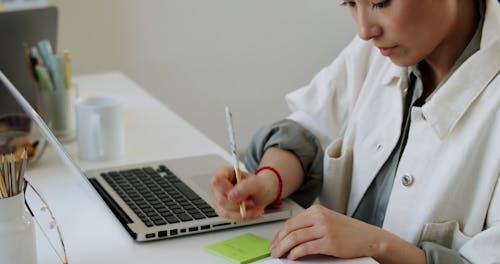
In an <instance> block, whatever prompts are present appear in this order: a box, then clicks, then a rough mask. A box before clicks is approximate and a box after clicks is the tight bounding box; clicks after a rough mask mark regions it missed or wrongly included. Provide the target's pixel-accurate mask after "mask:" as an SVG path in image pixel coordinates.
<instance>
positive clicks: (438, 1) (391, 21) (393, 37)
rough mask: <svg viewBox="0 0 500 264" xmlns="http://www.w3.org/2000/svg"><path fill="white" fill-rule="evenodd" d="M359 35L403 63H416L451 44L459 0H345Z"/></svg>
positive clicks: (397, 62) (408, 64) (383, 52)
mask: <svg viewBox="0 0 500 264" xmlns="http://www.w3.org/2000/svg"><path fill="white" fill-rule="evenodd" d="M343 5H346V6H348V7H349V10H350V12H351V15H352V16H353V18H354V20H355V22H356V23H357V26H358V35H359V37H361V38H362V39H364V40H370V39H371V40H372V41H373V44H374V45H375V46H376V47H377V48H379V49H380V52H381V53H382V55H384V56H388V57H389V58H390V59H391V60H392V62H394V63H395V64H397V65H400V66H410V65H415V64H417V63H418V62H420V61H422V60H424V59H425V58H427V57H428V56H431V54H432V53H433V52H435V51H436V50H439V47H441V46H444V47H446V45H448V43H449V41H450V40H449V38H450V36H449V35H450V32H451V31H452V30H454V25H455V23H456V21H455V20H456V18H457V6H458V5H457V1H456V0H344V3H343Z"/></svg>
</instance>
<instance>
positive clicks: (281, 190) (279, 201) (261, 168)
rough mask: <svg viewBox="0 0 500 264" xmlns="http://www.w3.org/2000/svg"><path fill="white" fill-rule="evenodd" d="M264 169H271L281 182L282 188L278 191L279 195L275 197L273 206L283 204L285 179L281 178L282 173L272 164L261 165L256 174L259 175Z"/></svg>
mask: <svg viewBox="0 0 500 264" xmlns="http://www.w3.org/2000/svg"><path fill="white" fill-rule="evenodd" d="M263 170H270V171H272V172H273V173H274V175H276V177H277V178H278V182H279V187H280V190H279V192H278V196H276V199H274V201H273V202H272V203H271V204H270V205H271V206H277V205H281V204H282V201H281V194H282V193H283V179H282V178H281V174H280V173H279V172H278V170H277V169H275V168H273V167H271V166H264V167H260V168H258V169H257V170H256V171H255V174H256V175H257V174H258V173H259V172H261V171H263Z"/></svg>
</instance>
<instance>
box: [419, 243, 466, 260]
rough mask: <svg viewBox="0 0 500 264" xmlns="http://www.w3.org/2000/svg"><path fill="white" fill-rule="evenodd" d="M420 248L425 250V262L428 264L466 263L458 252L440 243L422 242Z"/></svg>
mask: <svg viewBox="0 0 500 264" xmlns="http://www.w3.org/2000/svg"><path fill="white" fill-rule="evenodd" d="M420 248H422V249H423V250H424V251H425V263H427V264H439V263H446V264H448V263H449V264H453V263H460V264H464V261H463V260H462V257H460V254H458V252H456V251H454V250H452V249H449V248H446V247H443V246H441V245H439V244H436V243H433V242H422V243H421V244H420Z"/></svg>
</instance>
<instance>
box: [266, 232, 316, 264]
mask: <svg viewBox="0 0 500 264" xmlns="http://www.w3.org/2000/svg"><path fill="white" fill-rule="evenodd" d="M322 235H323V234H321V232H319V230H318V228H316V227H313V226H309V227H302V228H298V229H295V230H293V231H291V232H289V233H287V234H286V235H285V236H284V237H283V238H282V239H281V240H280V241H279V243H276V244H273V246H272V248H271V255H272V256H273V257H275V258H278V257H281V256H283V255H285V254H286V253H288V252H290V251H292V250H295V249H296V248H298V247H299V248H300V247H305V249H307V250H308V251H310V250H311V249H309V248H308V246H307V243H309V242H311V241H314V240H318V239H320V238H321V237H322ZM301 250H303V249H299V251H298V252H297V253H295V254H297V255H300V252H301Z"/></svg>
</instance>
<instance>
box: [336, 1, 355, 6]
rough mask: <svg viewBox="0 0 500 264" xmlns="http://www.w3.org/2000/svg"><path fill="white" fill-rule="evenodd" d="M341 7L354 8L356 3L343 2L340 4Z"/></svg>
mask: <svg viewBox="0 0 500 264" xmlns="http://www.w3.org/2000/svg"><path fill="white" fill-rule="evenodd" d="M340 5H341V6H347V7H355V6H356V2H354V1H344V2H342V3H340Z"/></svg>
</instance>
